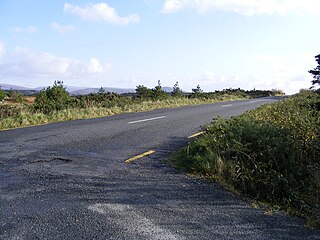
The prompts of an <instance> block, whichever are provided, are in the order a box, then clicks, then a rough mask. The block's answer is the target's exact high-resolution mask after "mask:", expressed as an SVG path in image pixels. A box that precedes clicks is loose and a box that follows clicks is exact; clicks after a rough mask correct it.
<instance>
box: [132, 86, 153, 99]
mask: <svg viewBox="0 0 320 240" xmlns="http://www.w3.org/2000/svg"><path fill="white" fill-rule="evenodd" d="M136 93H138V94H139V96H140V97H141V98H151V97H152V89H150V88H147V87H145V86H143V85H139V86H137V87H136Z"/></svg>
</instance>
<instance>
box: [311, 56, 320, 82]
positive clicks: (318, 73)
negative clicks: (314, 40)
mask: <svg viewBox="0 0 320 240" xmlns="http://www.w3.org/2000/svg"><path fill="white" fill-rule="evenodd" d="M315 58H316V61H317V63H318V66H317V67H316V68H314V69H313V70H309V73H311V74H312V75H313V80H312V81H311V82H312V87H311V88H313V87H314V86H315V85H316V84H319V85H320V54H319V55H317V56H315Z"/></svg>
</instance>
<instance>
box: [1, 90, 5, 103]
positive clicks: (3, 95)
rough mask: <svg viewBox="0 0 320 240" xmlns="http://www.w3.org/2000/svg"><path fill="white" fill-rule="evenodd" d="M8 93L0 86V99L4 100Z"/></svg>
mask: <svg viewBox="0 0 320 240" xmlns="http://www.w3.org/2000/svg"><path fill="white" fill-rule="evenodd" d="M5 97H6V94H5V93H4V91H3V90H2V89H1V88H0V101H2V100H3V99H5Z"/></svg>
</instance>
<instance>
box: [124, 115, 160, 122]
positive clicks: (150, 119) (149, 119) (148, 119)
mask: <svg viewBox="0 0 320 240" xmlns="http://www.w3.org/2000/svg"><path fill="white" fill-rule="evenodd" d="M165 117H166V116H161V117H154V118H147V119H142V120H137V121H132V122H128V123H129V124H132V123H140V122H147V121H153V120H158V119H162V118H165Z"/></svg>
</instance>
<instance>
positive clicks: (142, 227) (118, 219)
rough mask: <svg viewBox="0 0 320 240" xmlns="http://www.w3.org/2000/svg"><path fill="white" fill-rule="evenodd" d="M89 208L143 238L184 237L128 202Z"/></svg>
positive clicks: (171, 238)
mask: <svg viewBox="0 0 320 240" xmlns="http://www.w3.org/2000/svg"><path fill="white" fill-rule="evenodd" d="M88 209H89V210H91V211H93V212H97V213H99V214H102V215H104V216H105V217H106V218H107V219H108V222H109V221H112V222H113V223H115V224H117V225H118V226H119V227H120V228H121V229H122V230H123V231H125V232H127V233H129V234H132V235H138V236H139V235H140V236H141V237H142V239H159V240H160V239H163V240H165V239H168V240H177V239H184V238H182V237H181V236H179V235H177V234H173V233H171V232H170V230H168V229H163V228H161V227H160V226H158V225H156V223H153V222H152V221H151V220H150V219H148V218H146V217H145V216H142V215H140V214H139V213H137V212H136V211H135V209H134V208H133V207H131V206H130V205H126V204H116V203H115V204H111V203H97V204H93V205H90V206H89V207H88Z"/></svg>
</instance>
